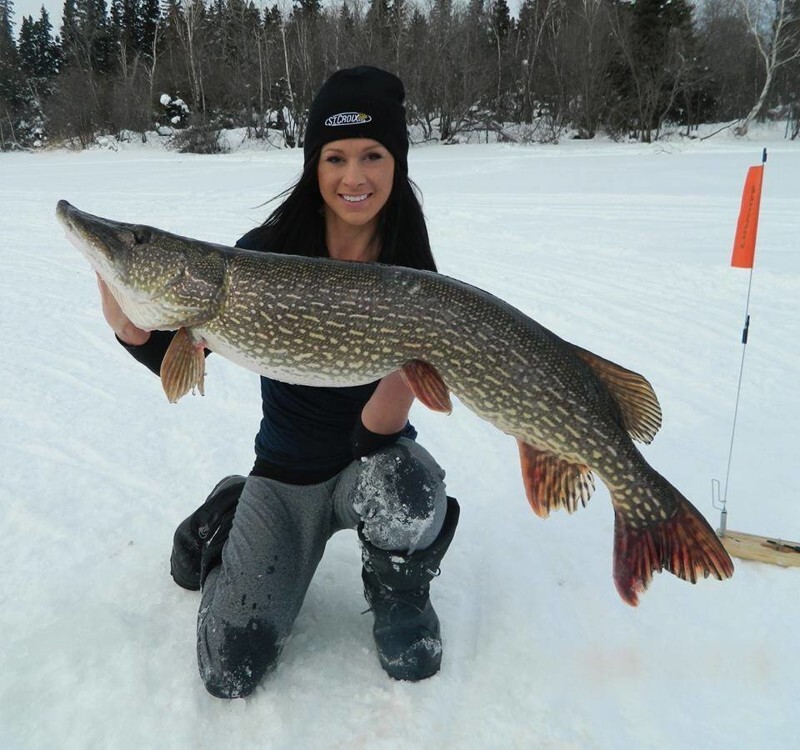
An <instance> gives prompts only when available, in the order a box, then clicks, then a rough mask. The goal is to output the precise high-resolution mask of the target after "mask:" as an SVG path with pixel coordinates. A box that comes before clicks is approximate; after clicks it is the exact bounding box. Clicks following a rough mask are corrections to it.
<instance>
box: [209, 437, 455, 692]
mask: <svg viewBox="0 0 800 750" xmlns="http://www.w3.org/2000/svg"><path fill="white" fill-rule="evenodd" d="M446 511H447V496H446V493H445V485H444V471H443V470H442V469H441V467H440V466H439V465H438V464H437V463H436V461H435V460H434V459H433V457H432V456H431V455H430V454H429V453H428V452H427V451H426V450H425V449H424V448H423V447H421V446H420V445H417V444H416V443H415V442H414V441H413V440H407V439H405V438H401V439H400V440H399V441H398V442H397V443H395V444H394V445H391V446H389V447H387V448H385V449H383V450H381V451H378V452H376V453H373V454H371V455H370V456H369V457H368V458H366V459H362V460H361V461H353V463H351V464H350V465H349V466H348V467H347V468H346V469H344V470H343V471H342V472H340V473H339V474H338V475H336V476H335V477H332V478H331V479H329V480H327V481H325V482H322V483H320V484H314V485H291V484H284V483H282V482H277V481H275V480H273V479H265V478H264V477H254V476H250V477H248V478H247V482H246V483H245V486H244V490H243V491H242V495H241V498H240V500H239V504H238V505H237V508H236V515H235V517H234V521H233V528H232V529H231V532H230V535H229V537H228V541H227V542H226V544H225V547H224V549H223V552H222V564H221V565H220V566H218V567H217V568H215V569H214V570H212V571H211V572H210V573H209V574H208V577H207V578H206V581H205V584H204V586H203V598H202V602H201V605H200V612H199V615H198V621H197V657H198V664H199V667H200V675H201V677H202V679H203V681H204V683H205V685H206V688H207V689H208V691H209V692H210V693H212V694H213V695H215V696H217V697H220V698H237V697H241V696H244V695H247V694H249V693H250V692H252V690H253V689H254V688H255V687H256V685H258V683H259V682H260V681H261V679H262V677H263V676H264V675H265V674H266V673H267V672H268V671H269V670H270V669H271V668H273V667H274V666H275V664H276V662H277V660H278V656H279V655H280V652H281V649H282V647H283V644H284V642H285V641H286V639H287V637H288V636H289V633H290V632H291V629H292V625H293V624H294V621H295V618H296V617H297V614H298V612H299V611H300V607H301V606H302V604H303V599H304V598H305V594H306V591H307V590H308V586H309V584H310V583H311V578H312V576H313V575H314V571H315V570H316V568H317V565H318V564H319V561H320V559H321V558H322V553H323V551H324V550H325V544H326V543H327V541H328V539H330V537H331V536H332V535H333V534H334V533H335V532H336V531H339V530H341V529H354V528H356V526H358V524H359V523H360V522H362V521H363V523H364V526H363V533H364V536H365V537H366V538H367V540H368V541H370V542H371V543H372V544H374V545H375V546H376V547H380V548H382V549H387V550H397V551H402V552H413V551H414V550H418V549H425V548H426V547H428V546H429V545H430V544H432V543H433V541H434V540H435V539H436V537H437V536H438V534H439V532H440V530H441V528H442V524H443V523H444V517H445V513H446Z"/></svg>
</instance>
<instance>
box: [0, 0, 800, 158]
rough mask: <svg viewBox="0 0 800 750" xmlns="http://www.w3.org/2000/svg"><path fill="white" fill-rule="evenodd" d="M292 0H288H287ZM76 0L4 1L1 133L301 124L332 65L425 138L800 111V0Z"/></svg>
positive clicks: (549, 135)
mask: <svg viewBox="0 0 800 750" xmlns="http://www.w3.org/2000/svg"><path fill="white" fill-rule="evenodd" d="M285 1H286V0H284V2H285ZM421 1H422V2H424V0H418V2H414V1H413V0H337V2H335V3H334V4H326V5H325V6H324V7H323V5H322V2H321V0H293V4H292V5H291V7H288V6H286V5H284V6H283V7H279V6H278V5H277V4H274V5H272V6H267V7H264V8H263V9H259V7H257V6H256V5H255V4H254V3H253V2H252V0H161V1H160V2H159V0H110V7H109V4H108V2H107V0H64V6H63V20H62V24H61V27H60V29H59V30H58V31H57V32H56V31H55V30H54V28H53V26H52V23H51V21H50V18H49V16H48V13H47V11H46V10H45V9H44V8H42V9H41V12H40V14H39V17H38V18H34V17H33V16H25V17H23V18H22V19H21V22H20V23H19V31H18V33H17V34H15V33H14V28H15V24H14V7H13V0H0V149H2V148H5V149H8V148H15V147H19V148H26V147H31V146H34V145H41V144H44V143H47V142H50V143H53V142H64V141H69V142H73V143H75V142H77V143H79V144H81V145H84V146H85V145H87V144H89V143H92V142H93V141H94V139H95V138H96V137H97V136H98V134H101V133H103V134H111V135H115V136H117V137H123V135H124V134H127V135H128V136H130V134H131V133H139V134H142V136H143V137H144V134H146V133H147V132H151V131H153V130H154V129H156V128H160V129H161V132H164V133H168V132H171V133H173V134H174V135H175V137H176V139H177V140H178V142H179V143H181V144H182V145H183V147H185V148H187V149H190V150H214V148H215V144H216V143H218V140H217V138H216V134H217V133H218V132H219V131H220V130H221V129H222V128H233V127H240V128H247V129H248V133H249V134H250V135H251V136H252V137H255V138H273V139H274V138H275V137H276V135H277V137H278V139H279V140H280V142H281V143H282V144H285V145H289V146H300V145H302V142H303V133H304V130H305V118H306V116H307V112H308V107H309V105H310V103H311V98H312V96H313V94H314V92H315V91H316V90H317V89H318V87H319V86H320V84H321V83H322V82H323V81H324V80H325V78H326V77H327V76H328V75H330V73H331V72H333V71H334V70H336V69H338V68H342V67H348V66H352V65H358V64H372V65H377V66H380V67H383V68H386V69H388V70H391V71H393V72H395V73H396V74H397V75H399V76H400V77H401V78H402V79H403V81H404V82H405V84H406V90H407V109H408V120H409V124H410V125H412V126H415V127H414V131H413V132H414V133H415V134H417V137H419V138H421V139H439V140H441V141H444V142H453V141H456V140H458V139H459V138H462V137H465V136H466V135H468V134H473V135H474V134H475V133H478V134H480V135H481V136H483V135H485V137H487V138H496V139H501V140H502V139H514V140H536V141H555V140H557V139H558V138H559V137H564V135H566V134H569V135H570V136H571V137H579V138H592V137H594V136H595V135H596V134H597V133H599V132H603V133H607V134H609V135H611V136H612V137H615V138H626V139H627V138H636V139H639V140H642V141H648V142H649V141H652V140H654V139H657V138H658V137H659V136H660V135H662V134H663V132H664V130H665V128H673V129H674V128H676V127H679V128H681V129H683V130H684V131H685V132H686V133H691V131H692V129H694V128H697V126H698V125H700V124H702V123H710V122H714V123H716V122H719V123H730V124H731V125H732V126H735V127H736V129H737V132H739V133H744V132H746V131H747V127H748V126H749V125H750V123H751V122H752V121H753V120H754V119H756V118H758V117H765V116H768V115H772V116H775V117H780V118H781V119H783V120H786V121H787V123H788V124H787V135H788V136H790V137H793V138H796V137H797V136H798V130H800V0H702V1H701V2H695V3H690V2H689V1H688V0H633V1H631V0H523V1H522V3H521V5H520V6H519V8H518V12H517V15H516V16H512V14H511V11H510V9H509V6H508V3H507V0H428V1H427V4H421Z"/></svg>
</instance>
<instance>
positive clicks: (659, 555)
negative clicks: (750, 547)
mask: <svg viewBox="0 0 800 750" xmlns="http://www.w3.org/2000/svg"><path fill="white" fill-rule="evenodd" d="M664 482H666V480H664ZM667 486H668V491H669V492H670V493H671V494H672V496H673V498H674V503H673V505H674V511H673V513H672V515H671V516H670V517H669V518H667V519H666V520H664V521H658V522H655V523H650V524H645V525H642V526H639V525H636V526H633V525H631V524H630V523H628V522H627V521H626V518H625V512H624V511H623V509H622V508H623V507H624V506H620V504H619V503H618V502H617V501H616V499H615V497H614V494H613V493H612V496H611V500H612V502H613V504H614V583H615V585H616V587H617V591H618V592H619V595H620V596H621V597H622V599H623V601H625V602H626V603H627V604H630V605H631V606H632V607H635V606H636V605H637V604H638V603H639V594H641V593H642V592H643V591H644V590H645V589H646V588H647V587H648V586H649V585H650V581H652V579H653V573H659V572H660V571H662V570H668V571H669V572H670V573H672V574H673V575H676V576H677V577H678V578H681V579H683V580H684V581H689V582H690V583H696V582H697V580H698V578H699V577H700V576H702V577H703V578H708V577H709V576H714V578H717V579H718V580H720V581H721V580H723V579H724V578H730V577H731V576H732V575H733V561H732V560H731V558H730V555H729V554H728V552H727V551H726V550H725V547H723V546H722V542H721V541H720V540H719V537H718V536H717V534H716V532H715V531H714V529H712V528H711V526H710V525H709V523H708V521H706V519H705V518H704V517H703V516H702V514H701V513H700V511H698V510H697V508H695V507H694V506H693V505H692V504H691V503H690V502H689V501H688V500H687V499H686V498H685V497H683V495H681V493H680V492H678V490H676V489H675V488H674V487H673V486H672V485H670V484H669V483H667ZM628 504H629V503H628Z"/></svg>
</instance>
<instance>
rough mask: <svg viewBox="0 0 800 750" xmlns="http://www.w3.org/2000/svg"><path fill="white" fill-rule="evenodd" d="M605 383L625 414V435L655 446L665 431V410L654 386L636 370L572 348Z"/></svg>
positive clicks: (584, 350) (623, 417) (574, 347)
mask: <svg viewBox="0 0 800 750" xmlns="http://www.w3.org/2000/svg"><path fill="white" fill-rule="evenodd" d="M571 346H572V347H573V349H574V350H575V354H577V355H578V356H579V357H580V358H581V359H582V360H583V361H584V362H586V364H587V365H589V367H591V368H592V370H594V373H595V375H597V377H598V378H599V379H600V380H601V381H602V382H603V385H605V387H606V388H607V389H608V392H609V393H610V394H611V397H612V398H613V399H614V401H616V402H617V405H618V406H619V408H620V411H621V412H622V419H623V422H624V427H625V431H626V432H627V433H628V434H629V435H630V436H631V437H632V438H633V439H634V440H638V441H639V442H640V443H651V442H652V441H653V438H654V437H655V436H656V433H657V432H658V430H659V429H660V427H661V406H660V405H659V403H658V397H657V396H656V394H655V391H654V390H653V386H651V385H650V383H649V382H648V381H647V379H646V378H644V377H642V376H641V375H639V374H638V373H636V372H633V371H632V370H627V369H625V368H624V367H621V366H620V365H618V364H615V363H614V362H610V361H609V360H607V359H603V358H602V357H598V356H597V355H596V354H593V353H592V352H590V351H587V350H586V349H581V348H580V347H579V346H575V345H574V344H572V345H571Z"/></svg>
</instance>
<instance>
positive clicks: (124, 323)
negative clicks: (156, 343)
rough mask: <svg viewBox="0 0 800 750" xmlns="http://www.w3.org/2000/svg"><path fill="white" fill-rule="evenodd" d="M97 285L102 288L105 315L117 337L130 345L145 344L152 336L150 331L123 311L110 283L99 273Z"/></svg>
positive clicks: (101, 298)
mask: <svg viewBox="0 0 800 750" xmlns="http://www.w3.org/2000/svg"><path fill="white" fill-rule="evenodd" d="M97 286H98V287H99V289H100V300H101V301H102V303H103V315H104V316H105V319H106V322H107V323H108V325H110V326H111V328H112V329H113V330H114V333H115V334H116V335H117V338H119V340H120V341H122V342H123V343H124V344H128V345H129V346H141V345H142V344H144V343H145V342H146V341H147V340H148V339H149V338H150V331H145V330H144V329H143V328H138V327H137V326H135V325H134V324H133V323H131V319H130V318H129V317H128V316H127V315H126V314H125V313H124V312H123V311H122V308H121V307H120V306H119V302H117V300H115V299H114V295H113V294H111V290H110V289H109V288H108V284H106V282H105V281H103V279H101V278H100V275H99V274H98V275H97Z"/></svg>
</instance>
